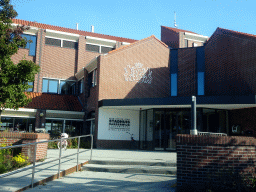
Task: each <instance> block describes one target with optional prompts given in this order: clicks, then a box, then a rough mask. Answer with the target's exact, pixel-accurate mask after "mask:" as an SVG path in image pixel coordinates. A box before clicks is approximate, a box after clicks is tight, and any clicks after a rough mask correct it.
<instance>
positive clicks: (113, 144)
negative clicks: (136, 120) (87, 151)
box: [97, 140, 139, 149]
mask: <svg viewBox="0 0 256 192" xmlns="http://www.w3.org/2000/svg"><path fill="white" fill-rule="evenodd" d="M138 145H139V143H138V142H136V141H135V142H134V143H131V141H128V140H126V141H124V140H98V141H97V148H102V149H138Z"/></svg>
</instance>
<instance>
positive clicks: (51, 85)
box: [43, 79, 59, 93]
mask: <svg viewBox="0 0 256 192" xmlns="http://www.w3.org/2000/svg"><path fill="white" fill-rule="evenodd" d="M58 84H59V81H58V80H54V79H43V93H58Z"/></svg>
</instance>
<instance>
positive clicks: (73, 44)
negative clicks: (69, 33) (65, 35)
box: [63, 40, 77, 49]
mask: <svg viewBox="0 0 256 192" xmlns="http://www.w3.org/2000/svg"><path fill="white" fill-rule="evenodd" d="M63 47H66V48H71V49H77V42H73V41H66V40H63Z"/></svg>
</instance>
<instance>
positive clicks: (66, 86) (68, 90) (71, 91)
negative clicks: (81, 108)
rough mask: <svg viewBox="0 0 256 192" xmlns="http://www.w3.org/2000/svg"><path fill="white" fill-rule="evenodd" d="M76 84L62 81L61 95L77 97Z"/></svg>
mask: <svg viewBox="0 0 256 192" xmlns="http://www.w3.org/2000/svg"><path fill="white" fill-rule="evenodd" d="M75 87H76V82H75V81H64V80H61V81H60V90H59V93H60V94H64V95H75V93H76V89H75Z"/></svg>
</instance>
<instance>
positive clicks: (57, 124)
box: [51, 120, 63, 137]
mask: <svg viewBox="0 0 256 192" xmlns="http://www.w3.org/2000/svg"><path fill="white" fill-rule="evenodd" d="M62 131H63V121H58V120H52V132H51V133H52V136H53V137H58V136H60V134H61V133H62Z"/></svg>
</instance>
